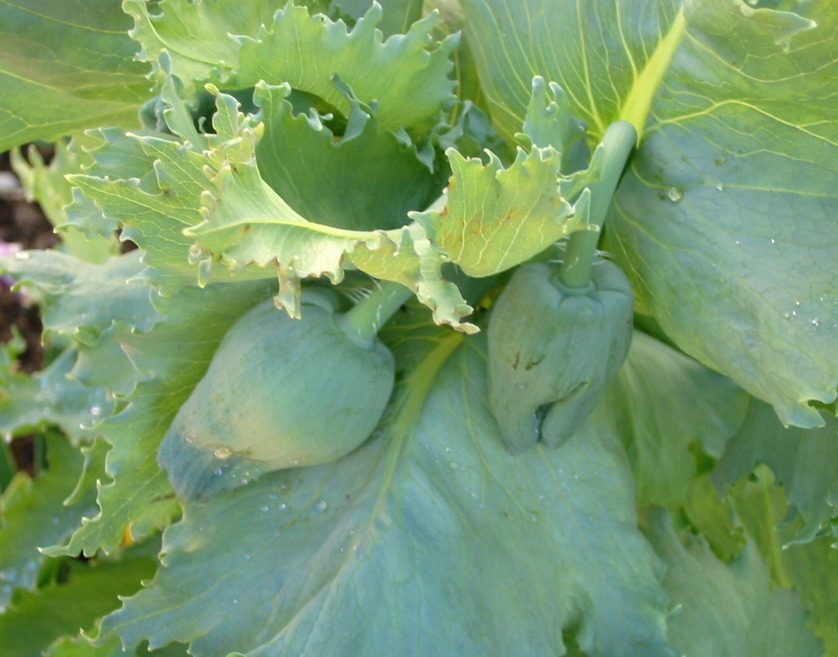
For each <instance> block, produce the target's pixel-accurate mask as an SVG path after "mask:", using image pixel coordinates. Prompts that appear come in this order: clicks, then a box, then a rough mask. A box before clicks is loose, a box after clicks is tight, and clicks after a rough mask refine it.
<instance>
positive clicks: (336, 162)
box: [254, 84, 441, 230]
mask: <svg viewBox="0 0 838 657" xmlns="http://www.w3.org/2000/svg"><path fill="white" fill-rule="evenodd" d="M289 91H290V88H289V87H288V86H287V85H282V86H279V87H274V86H269V85H264V84H259V85H257V87H256V93H255V97H254V100H255V102H256V104H257V105H258V106H259V107H260V108H261V115H260V118H261V120H262V121H263V122H264V124H265V134H264V135H263V136H262V139H260V140H259V143H258V144H257V145H256V161H257V162H258V163H259V171H260V173H261V174H262V178H263V179H264V180H265V182H266V183H268V184H269V185H270V186H271V187H272V188H273V190H274V191H275V192H277V193H278V194H279V195H280V196H281V197H282V198H283V199H284V200H285V201H286V202H287V203H288V205H290V206H291V207H292V208H293V209H294V210H295V211H296V212H297V213H299V214H300V215H301V216H303V217H306V218H307V219H308V220H309V221H313V222H315V223H320V224H326V225H329V226H334V227H338V228H348V229H351V230H374V229H376V228H385V229H389V228H397V227H399V226H402V225H404V224H405V223H407V221H408V218H407V213H408V212H409V211H411V210H421V209H424V208H426V207H427V206H428V204H429V203H430V202H431V201H433V200H434V199H435V198H436V197H437V196H438V195H439V188H440V187H441V184H440V181H439V180H438V177H439V176H437V175H434V173H433V172H432V171H430V170H429V169H428V167H427V166H425V164H423V163H422V162H421V161H420V160H419V158H418V156H417V152H416V147H415V146H414V145H412V144H408V145H406V144H404V143H402V142H401V141H399V139H398V138H397V137H396V136H395V135H394V134H393V133H392V132H390V131H388V130H382V129H381V128H380V127H379V126H378V122H377V120H376V119H375V117H370V116H369V115H368V114H366V113H365V111H364V110H363V109H362V108H361V107H359V105H358V101H354V100H353V109H352V118H350V124H351V123H353V119H355V120H356V121H357V123H361V127H360V128H357V127H356V128H355V129H356V130H357V132H356V134H352V135H349V134H344V135H343V137H342V138H338V137H337V136H336V135H335V134H333V133H332V131H331V130H329V129H328V128H327V127H326V126H324V125H323V123H322V121H321V117H320V115H318V114H316V113H310V114H309V115H304V114H296V115H295V110H294V108H292V106H291V103H290V102H288V100H287V99H286V98H287V96H288V94H289ZM367 109H368V108H367Z"/></svg>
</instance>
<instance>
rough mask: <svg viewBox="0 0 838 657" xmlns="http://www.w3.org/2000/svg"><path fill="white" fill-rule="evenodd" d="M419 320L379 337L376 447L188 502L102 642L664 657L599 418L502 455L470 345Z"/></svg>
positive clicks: (481, 366) (475, 349) (650, 568)
mask: <svg viewBox="0 0 838 657" xmlns="http://www.w3.org/2000/svg"><path fill="white" fill-rule="evenodd" d="M417 320H419V317H417V316H416V315H415V314H413V313H411V314H405V315H402V319H401V322H400V325H398V326H396V327H390V328H387V329H386V330H385V331H384V333H383V334H382V336H383V338H384V339H385V341H386V342H388V343H389V344H390V345H391V347H392V348H393V349H394V350H395V356H396V360H397V362H399V363H400V364H401V365H402V366H403V367H404V372H405V374H404V376H403V378H402V380H401V382H400V383H399V384H398V386H397V390H396V392H395V396H394V398H393V400H392V402H391V410H390V412H389V414H388V415H387V416H386V417H385V420H384V421H383V423H382V425H380V427H379V430H378V431H377V432H376V434H374V435H373V438H372V439H371V440H370V441H369V442H368V443H366V445H364V446H363V447H361V448H360V449H359V450H357V451H356V452H354V453H353V454H351V455H349V456H348V457H345V458H344V459H341V460H340V461H338V462H336V463H334V464H329V465H326V466H319V467H313V468H298V469H292V470H286V471H283V472H278V473H274V474H272V475H268V476H265V477H263V478H261V479H260V480H258V481H256V482H253V483H252V484H250V485H248V486H245V487H243V488H239V489H237V490H235V491H232V492H230V493H224V494H220V495H218V496H217V497H214V498H213V499H212V500H210V501H209V502H208V503H207V504H206V505H188V506H187V507H186V509H185V515H184V520H183V521H182V522H181V523H180V524H178V525H176V526H174V527H172V528H170V529H169V530H167V532H166V534H165V537H164V546H163V551H164V552H165V553H166V556H165V558H164V563H165V566H164V568H163V570H162V572H161V573H160V574H159V575H158V576H157V578H156V579H155V580H154V582H153V583H152V584H150V586H149V588H148V589H146V590H144V591H142V592H141V593H139V594H138V595H137V596H135V597H133V598H131V599H129V600H127V601H126V603H125V607H124V608H123V609H122V610H120V611H118V612H116V613H115V614H112V615H111V616H109V617H107V618H106V619H105V621H104V624H103V636H104V637H109V636H112V635H114V634H118V635H120V636H121V637H122V638H123V639H124V641H125V642H126V643H127V644H128V645H134V644H135V643H136V642H138V641H140V640H142V639H143V638H148V639H149V641H150V645H151V646H152V647H155V646H158V645H163V644H165V643H167V642H168V641H171V640H178V641H183V642H189V643H190V644H191V645H190V651H191V653H192V654H194V655H196V657H210V656H216V655H223V654H227V652H229V651H238V652H241V653H245V654H247V655H250V656H251V657H266V656H267V655H278V654H282V655H285V654H289V655H296V654H306V653H311V654H317V655H318V656H319V657H331V656H335V657H337V656H341V657H344V656H345V655H346V654H347V653H351V654H353V655H355V654H358V655H361V654H363V655H369V656H370V657H377V656H381V657H384V656H387V657H391V656H392V655H400V656H404V657H412V656H414V655H415V656H416V657H419V656H421V657H435V656H439V657H443V656H444V657H448V656H450V655H452V654H456V655H458V656H459V657H472V656H474V657H477V656H479V657H494V656H498V657H500V656H502V655H503V656H506V655H511V654H515V655H521V656H522V657H536V656H539V657H540V656H541V655H546V654H563V639H562V634H563V631H567V632H568V633H570V634H572V635H573V639H574V641H575V642H578V645H579V646H580V647H581V648H582V649H583V650H585V651H586V652H587V653H588V654H604V655H606V654H607V655H609V656H613V657H620V656H629V655H631V656H635V655H638V654H641V653H642V654H644V655H648V656H649V657H654V656H658V655H661V656H663V655H666V656H667V657H669V656H671V655H674V654H675V653H674V652H673V651H671V650H670V649H669V648H668V647H667V646H666V643H665V639H664V636H663V625H664V617H665V610H664V604H665V601H664V599H663V597H662V596H661V593H660V591H659V589H658V584H657V577H656V572H657V571H656V568H657V567H656V564H655V562H654V560H653V559H652V558H651V554H650V551H649V550H648V548H647V546H646V545H645V544H644V542H643V541H642V540H641V538H640V534H639V532H638V531H637V528H636V526H635V516H634V491H633V482H632V477H631V474H630V471H629V468H628V464H627V462H626V460H625V456H624V454H623V452H622V448H621V447H620V445H619V442H618V440H617V439H616V437H615V436H614V434H613V429H612V428H611V427H610V420H609V417H608V414H607V412H604V413H603V414H599V415H595V416H594V418H593V419H592V420H591V421H590V422H589V423H587V424H586V425H585V426H584V428H583V429H582V430H581V431H580V433H579V434H578V435H577V436H575V437H574V438H573V439H571V440H569V441H568V442H567V443H566V444H565V445H563V446H562V447H561V448H559V449H556V450H551V451H549V452H548V451H546V450H543V449H540V448H536V449H533V450H530V451H528V452H526V453H524V454H522V455H519V456H517V457H515V456H512V455H510V454H509V453H508V452H507V451H506V449H505V448H504V447H503V446H502V444H501V441H500V437H499V435H498V432H497V428H496V426H495V423H494V421H493V420H492V416H491V413H490V411H489V409H488V408H487V405H486V389H485V381H486V371H485V353H484V345H483V341H482V338H480V337H479V336H478V337H477V338H474V337H469V338H463V337H462V336H461V335H460V334H457V333H453V332H451V331H450V330H446V329H444V328H436V327H430V328H429V327H428V326H427V325H423V324H422V323H421V320H420V321H419V322H417Z"/></svg>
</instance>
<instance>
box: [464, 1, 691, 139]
mask: <svg viewBox="0 0 838 657" xmlns="http://www.w3.org/2000/svg"><path fill="white" fill-rule="evenodd" d="M462 4H463V7H464V9H465V13H466V38H467V39H468V41H469V45H470V46H471V48H472V51H473V52H474V57H475V60H476V63H477V68H478V72H479V75H480V81H481V83H482V86H483V91H484V93H485V94H486V98H487V100H488V102H489V109H490V111H491V114H492V120H493V121H494V123H495V125H496V127H497V128H498V130H499V132H501V134H503V135H504V136H506V137H507V138H509V137H511V136H512V135H514V134H515V132H517V131H518V129H519V126H520V125H521V123H522V122H523V119H524V115H525V112H526V108H527V103H528V100H529V94H530V84H531V81H532V78H533V77H534V76H536V75H539V76H541V77H543V78H544V79H545V80H552V81H555V82H557V83H558V84H559V85H560V86H561V87H562V89H563V90H564V92H565V94H567V97H568V99H569V102H570V110H571V113H572V114H573V115H574V116H576V117H578V118H580V119H582V120H583V121H584V122H585V123H586V124H587V126H588V130H589V132H590V135H591V141H592V142H593V143H596V141H598V140H599V138H601V137H602V135H603V133H604V132H605V129H606V128H607V127H608V125H609V124H610V123H612V122H613V121H616V120H617V119H619V118H622V119H628V120H631V121H632V122H633V123H634V124H635V128H636V129H637V131H638V134H642V130H643V124H644V120H645V113H646V109H647V108H648V100H649V95H650V94H652V93H654V89H655V87H656V84H657V78H658V76H659V74H660V72H661V70H662V69H664V68H665V66H666V63H667V61H668V60H669V58H670V57H671V55H672V51H673V48H674V46H675V45H677V39H678V37H679V35H680V33H681V31H682V30H683V20H682V18H681V17H680V15H679V11H678V5H679V3H678V2H677V1H676V0H665V1H663V2H660V1H658V0H629V1H624V2H604V3H599V4H597V6H596V10H595V11H594V10H592V7H591V5H590V4H589V3H587V2H580V1H576V2H574V1H571V0H527V1H526V2H522V1H521V0H463V3H462ZM638 89H642V91H641V92H640V93H638V91H637V90H638Z"/></svg>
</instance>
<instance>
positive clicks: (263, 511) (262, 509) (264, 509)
mask: <svg viewBox="0 0 838 657" xmlns="http://www.w3.org/2000/svg"><path fill="white" fill-rule="evenodd" d="M269 508H270V507H268V505H267V504H265V505H264V506H262V507H261V511H262V513H267V511H268V509H269Z"/></svg>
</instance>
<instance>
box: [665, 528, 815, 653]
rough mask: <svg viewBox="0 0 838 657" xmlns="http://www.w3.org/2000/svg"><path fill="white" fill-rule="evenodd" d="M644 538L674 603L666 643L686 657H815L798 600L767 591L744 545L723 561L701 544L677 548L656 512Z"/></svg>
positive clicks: (764, 572)
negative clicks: (662, 567)
mask: <svg viewBox="0 0 838 657" xmlns="http://www.w3.org/2000/svg"><path fill="white" fill-rule="evenodd" d="M648 535H649V539H650V541H651V542H652V544H653V545H654V547H655V550H656V551H657V553H658V554H659V555H660V556H661V557H662V558H663V559H664V561H665V562H666V566H667V570H666V574H665V575H664V578H663V585H664V589H665V590H666V592H667V594H668V595H669V598H670V604H672V605H675V606H676V611H675V612H674V613H673V614H672V616H671V617H670V619H669V622H668V635H669V637H670V640H671V641H672V644H673V645H674V646H675V647H676V648H678V649H679V650H681V651H682V652H683V654H687V655H690V657H717V656H718V655H726V656H727V657H751V656H752V655H760V656H764V657H786V656H787V655H795V656H796V657H822V656H823V648H822V646H821V644H820V642H819V641H818V640H817V639H816V638H815V636H814V634H812V632H811V630H810V629H809V628H808V627H807V622H808V615H807V613H806V611H805V610H804V608H803V606H802V605H801V604H800V598H799V597H798V595H797V594H796V593H795V592H793V591H790V590H785V589H775V588H773V587H772V584H771V580H770V577H769V574H768V569H767V568H766V567H765V564H764V563H763V562H762V561H761V559H760V557H759V553H758V552H757V550H756V548H755V547H754V545H753V543H752V542H749V543H748V545H747V546H746V548H745V550H744V552H743V553H742V555H741V556H739V557H737V558H736V559H734V561H733V562H731V563H729V564H726V563H723V562H721V561H719V560H718V559H717V558H716V557H715V556H714V554H713V553H712V551H711V550H710V549H709V548H708V547H707V544H706V543H705V542H704V541H703V540H701V539H699V538H696V537H687V539H686V541H687V545H686V547H685V546H684V545H682V544H681V542H680V541H679V540H678V537H677V536H676V535H675V533H674V531H673V530H672V528H671V526H670V524H669V520H668V518H667V516H666V515H665V514H664V513H661V512H655V513H654V514H653V516H652V519H651V526H650V527H649V530H648Z"/></svg>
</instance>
